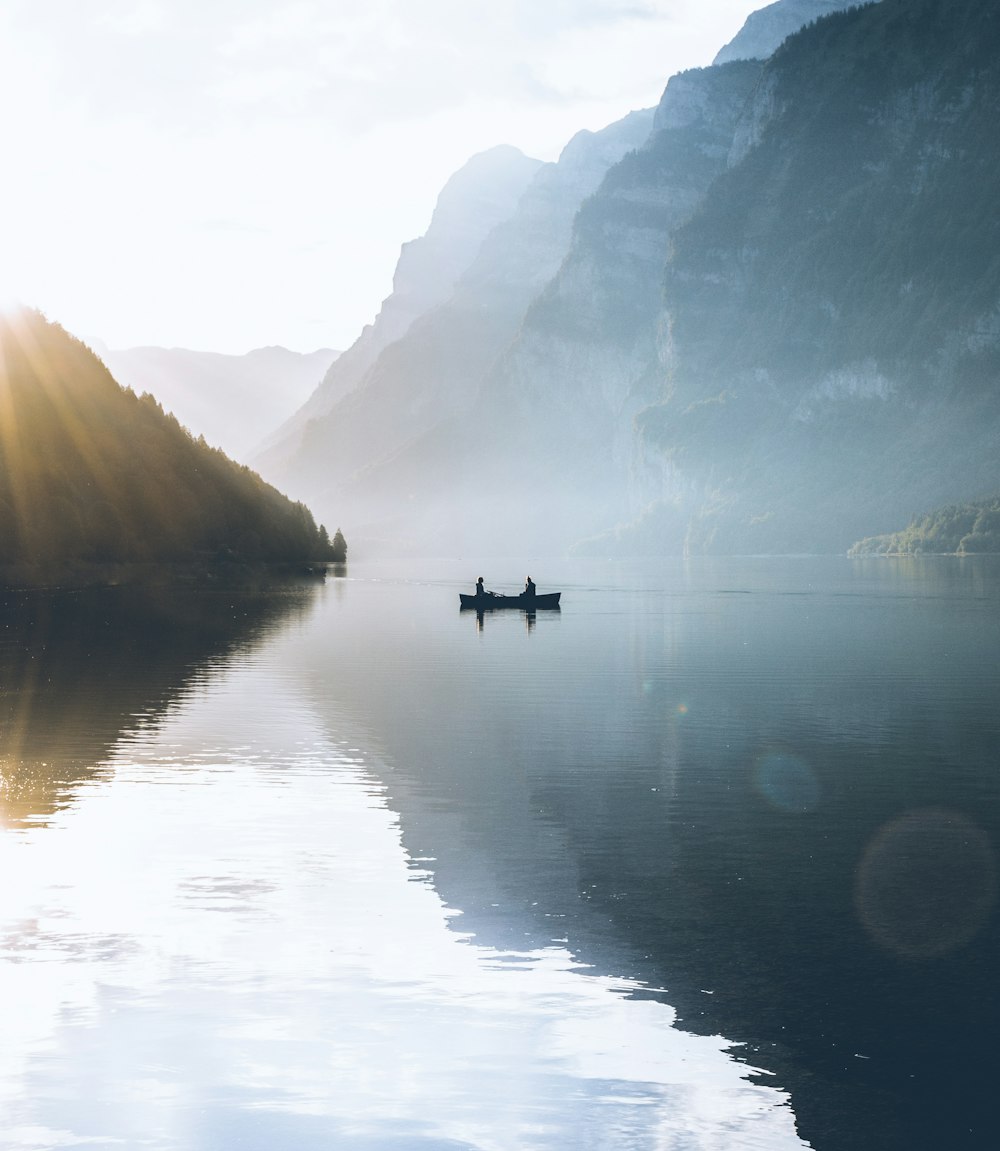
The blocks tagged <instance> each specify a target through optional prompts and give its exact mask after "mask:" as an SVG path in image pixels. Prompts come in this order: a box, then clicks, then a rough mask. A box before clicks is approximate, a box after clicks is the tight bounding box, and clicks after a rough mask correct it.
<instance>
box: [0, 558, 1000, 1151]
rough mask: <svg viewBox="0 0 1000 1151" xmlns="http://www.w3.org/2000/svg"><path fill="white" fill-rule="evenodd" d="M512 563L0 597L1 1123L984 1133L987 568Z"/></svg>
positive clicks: (365, 1143) (992, 909) (167, 1134)
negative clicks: (552, 603)
mask: <svg viewBox="0 0 1000 1151" xmlns="http://www.w3.org/2000/svg"><path fill="white" fill-rule="evenodd" d="M535 566H536V567H537V565H535ZM525 567H526V564H525V563H524V561H504V562H503V563H501V562H499V561H498V562H497V563H496V564H494V565H493V570H494V571H495V573H496V578H492V579H491V576H490V573H489V572H487V573H486V576H487V582H488V584H489V583H492V584H493V585H494V586H495V587H497V589H498V590H504V589H509V590H515V589H516V587H517V582H516V581H517V578H518V575H520V576H521V578H523V573H522V569H524V568H525ZM543 568H544V569H545V570H537V571H533V573H532V574H533V575H534V577H535V579H536V581H537V582H538V583H539V590H547V589H551V588H555V587H559V588H561V589H562V591H563V606H562V608H561V610H559V611H557V612H538V613H537V615H531V614H528V613H525V612H523V611H518V610H515V611H497V612H488V611H487V612H484V613H482V615H481V616H478V617H477V614H476V612H475V611H471V612H470V611H460V610H459V607H458V594H457V593H458V591H460V590H467V589H471V584H472V582H473V580H474V579H475V576H476V575H478V574H480V573H478V572H468V571H466V570H465V565H454V566H450V565H441V564H437V565H434V564H428V565H421V566H419V567H416V568H415V567H414V566H413V565H409V566H408V567H407V568H406V569H405V570H404V569H402V568H401V567H399V566H398V565H397V566H395V567H394V566H392V565H385V566H375V565H369V566H368V567H367V568H366V567H365V566H364V565H358V566H357V567H356V568H352V570H351V572H350V575H349V576H342V577H341V578H335V577H333V576H331V577H330V579H329V580H328V582H327V583H326V584H325V585H321V586H318V587H317V586H315V585H307V584H297V585H289V586H287V587H286V588H285V589H284V590H278V591H275V593H274V594H273V595H272V596H271V597H270V598H269V600H268V606H266V607H258V608H257V610H256V611H253V612H249V613H248V611H247V608H246V603H245V601H244V600H243V599H241V598H240V597H239V596H238V595H236V594H232V595H227V594H225V593H222V594H220V591H219V590H214V591H212V592H208V593H206V592H205V591H202V592H201V593H198V592H190V591H189V592H187V593H185V596H184V597H174V598H173V602H172V604H170V605H164V604H163V602H162V600H161V602H160V604H159V613H158V614H159V616H160V618H163V617H164V615H165V614H166V613H167V610H168V608H169V611H171V612H172V613H173V615H174V618H176V619H186V620H187V621H188V627H187V628H186V629H183V628H182V629H180V630H177V631H175V635H176V637H177V638H176V640H175V643H174V645H173V648H172V650H173V653H174V654H173V655H172V656H171V657H170V658H162V659H154V660H153V661H152V663H150V662H149V661H142V660H139V661H137V657H136V654H135V653H136V652H137V651H142V650H143V649H144V647H145V649H146V650H155V645H154V647H152V648H150V646H149V645H148V644H144V642H143V635H142V630H141V618H142V614H143V612H146V614H147V616H148V618H153V615H152V613H151V612H149V610H148V609H149V605H148V604H147V605H146V606H145V608H142V607H141V603H140V602H139V601H138V600H137V595H138V593H136V592H134V591H132V592H127V590H126V589H108V590H107V591H105V592H102V593H100V594H99V595H97V596H94V595H82V596H81V595H79V594H77V595H75V596H74V595H67V594H65V593H31V596H33V597H34V598H33V599H31V600H30V601H29V600H28V599H25V598H24V597H23V596H22V598H20V599H19V600H18V602H17V604H16V605H12V604H10V603H9V602H8V604H7V614H6V615H5V617H4V618H5V620H7V621H8V626H7V627H6V629H5V632H4V635H5V636H6V637H7V638H6V639H5V640H4V641H3V642H2V644H0V663H2V666H3V668H4V689H5V692H4V713H3V721H4V726H5V730H4V748H5V753H4V759H3V773H4V781H5V785H4V791H3V800H4V802H3V813H4V822H5V824H6V830H5V831H4V834H3V836H2V837H0V849H2V851H3V854H4V869H5V873H6V874H8V875H16V876H17V877H18V882H17V884H16V885H7V887H6V888H5V892H4V897H3V901H2V908H3V910H2V930H0V937H2V940H3V951H2V958H0V963H2V969H3V980H2V984H0V985H2V987H3V991H4V997H5V1008H4V1014H5V1044H4V1048H3V1052H4V1054H3V1071H4V1074H3V1089H2V1092H0V1131H2V1141H3V1144H4V1146H10V1147H12V1148H14V1147H16V1148H26V1149H27V1148H31V1149H35V1148H42V1147H46V1148H47V1147H57V1146H70V1145H76V1144H78V1143H80V1142H82V1141H87V1142H88V1144H89V1145H97V1146H112V1145H125V1146H139V1145H142V1146H153V1147H162V1148H178V1149H180V1148H219V1147H229V1146H243V1147H252V1148H258V1147H259V1148H262V1149H263V1148H265V1147H274V1146H292V1145H294V1146H296V1147H300V1148H310V1147H316V1148H319V1147H328V1146H330V1145H336V1146H343V1147H351V1148H354V1147H357V1148H362V1147H363V1148H370V1147H379V1148H383V1147H393V1148H397V1147H398V1148H408V1147H415V1148H416V1147H434V1148H443V1147H449V1148H450V1147H466V1148H492V1147H510V1148H523V1147H539V1148H566V1149H569V1148H576V1147H593V1148H598V1147H615V1148H618V1147H623V1148H653V1147H662V1146H681V1145H683V1146H694V1147H746V1148H768V1149H770V1148H779V1147H797V1146H807V1145H808V1146H812V1147H815V1148H818V1149H822V1148H831V1149H833V1148H843V1147H852V1148H867V1147H871V1148H876V1147H878V1148H887V1147H899V1148H903V1147H907V1148H925V1147H926V1148H931V1147H941V1146H949V1147H975V1146H982V1145H983V1144H984V1141H988V1133H989V1131H990V1130H991V1126H990V1125H991V1122H992V1119H991V1116H990V1109H989V1107H988V1104H987V1099H988V1098H989V1097H990V1095H989V1084H990V1082H991V1080H992V1077H993V1072H994V1070H995V1057H994V1056H993V1054H992V1044H991V1037H992V1034H993V1033H994V1031H995V1027H996V1024H997V1000H996V994H995V988H994V979H993V975H994V972H995V966H996V957H997V942H998V941H997V914H996V894H997V874H996V848H995V844H996V837H997V831H998V828H997V821H998V817H997V811H998V810H1000V809H998V806H997V802H996V801H997V783H996V776H995V755H996V748H997V746H998V744H997V737H998V731H997V728H998V725H1000V720H998V713H997V709H996V699H997V689H998V671H997V666H996V662H995V658H994V653H995V651H996V649H997V648H996V645H997V639H998V637H997V628H998V626H1000V624H998V616H997V610H996V609H997V604H998V599H1000V566H998V564H997V563H996V562H995V561H993V560H992V559H990V558H988V557H984V558H980V559H972V558H970V559H968V560H964V561H959V560H947V559H939V560H923V561H920V560H912V561H891V560H861V561H848V560H846V559H826V560H805V559H803V560H718V561H710V560H705V561H692V562H687V563H685V562H682V561H677V562H672V563H669V564H660V565H655V566H654V565H609V564H587V565H581V564H575V565H570V564H565V563H562V564H556V563H552V564H549V565H543ZM25 594H27V593H25ZM39 594H41V598H38V596H39ZM257 602H258V603H259V602H260V601H259V599H258V601H257ZM12 607H16V609H17V613H18V618H20V619H24V618H32V619H35V620H43V619H48V620H52V619H58V627H48V628H43V627H42V626H40V625H38V626H35V627H32V628H22V629H20V630H17V629H12V628H11V627H10V623H9V621H10V619H11V618H12V617H11V614H10V613H11V609H12ZM137 608H141V610H137ZM208 619H214V620H216V626H215V634H214V635H212V634H209V633H207V632H205V631H204V630H202V628H203V624H202V625H199V624H198V621H199V620H201V621H206V620H208ZM126 625H127V626H126ZM199 635H201V636H202V637H203V638H202V639H201V640H200V641H199V639H198V638H197V637H198V636H199ZM74 651H78V652H85V653H86V660H85V663H86V666H87V668H88V669H89V670H88V672H87V674H85V675H83V674H66V675H63V676H58V675H54V676H50V675H48V674H46V673H47V670H48V669H50V668H55V667H57V666H63V667H65V668H72V667H73V665H74V661H73V658H72V656H71V653H72V652H74ZM32 663H34V664H35V665H36V666H37V667H38V668H39V670H40V672H42V674H41V675H39V676H38V677H37V679H35V680H34V681H33V682H31V681H29V680H28V679H27V678H26V677H25V676H23V675H21V676H18V677H17V678H14V677H13V676H12V673H13V672H14V670H15V669H18V668H24V667H27V666H30V665H31V664H32ZM78 666H81V667H82V666H83V665H82V664H80V665H78ZM142 667H145V670H144V671H140V670H139V669H140V668H142ZM15 684H19V685H20V686H14V685H15ZM14 736H16V739H15V738H13V737H14Z"/></svg>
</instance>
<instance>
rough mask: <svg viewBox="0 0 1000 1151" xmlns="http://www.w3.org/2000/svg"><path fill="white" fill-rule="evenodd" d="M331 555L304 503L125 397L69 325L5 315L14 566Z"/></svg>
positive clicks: (4, 500)
mask: <svg viewBox="0 0 1000 1151" xmlns="http://www.w3.org/2000/svg"><path fill="white" fill-rule="evenodd" d="M331 553H332V547H331V545H330V543H329V541H328V540H324V536H323V535H322V534H321V533H320V530H319V529H318V528H317V526H316V524H315V522H314V520H313V517H312V515H311V513H310V512H309V510H308V509H307V508H306V507H305V506H304V505H302V504H300V503H293V502H292V501H291V500H289V499H288V498H287V497H285V496H283V495H282V494H281V493H280V492H278V491H277V490H276V489H275V488H273V487H271V486H270V485H269V484H266V483H265V482H264V481H263V480H262V479H261V478H260V477H259V476H258V475H256V474H255V473H254V472H252V471H251V470H250V469H249V468H246V467H242V466H240V465H238V464H236V463H234V462H233V461H232V460H230V459H228V458H227V457H226V456H225V455H223V453H222V452H221V451H219V450H217V449H215V448H211V447H209V446H208V445H207V444H205V442H204V440H195V439H194V438H192V436H191V435H190V433H189V432H187V431H186V430H185V429H184V428H182V427H181V425H180V424H179V423H178V422H177V420H176V419H174V417H173V416H171V415H168V414H166V413H164V412H163V410H162V409H161V407H160V406H159V404H157V402H156V401H155V400H154V399H153V398H152V397H151V396H142V397H138V396H136V395H135V394H134V393H133V392H131V391H128V390H125V389H123V388H121V387H120V386H119V385H118V384H117V383H116V382H115V380H114V379H113V378H112V376H111V375H110V373H109V372H108V371H107V369H106V368H105V366H104V365H103V364H102V363H101V361H100V360H99V359H98V358H97V357H96V356H94V355H93V353H92V352H90V351H89V349H88V348H86V347H85V346H84V345H83V344H82V343H80V342H79V341H78V340H76V339H74V338H73V337H72V336H70V335H68V334H67V333H66V332H65V331H64V330H63V329H62V328H61V327H59V326H58V325H56V324H50V323H49V322H47V321H46V320H45V319H44V318H43V317H42V316H41V315H39V314H38V313H35V312H31V311H28V310H19V311H17V312H15V313H13V314H10V315H7V316H3V317H0V563H5V564H29V565H58V564H64V563H67V562H89V563H123V562H185V561H193V560H199V561H214V560H219V559H227V560H239V561H265V562H290V561H311V560H325V559H330V558H332V554H331Z"/></svg>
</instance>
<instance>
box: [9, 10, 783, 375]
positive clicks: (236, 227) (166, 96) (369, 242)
mask: <svg viewBox="0 0 1000 1151" xmlns="http://www.w3.org/2000/svg"><path fill="white" fill-rule="evenodd" d="M766 3H767V0H366V2H365V3H364V4H362V3H360V2H359V0H0V115H2V121H0V123H2V136H0V139H2V141H3V143H2V145H0V157H2V159H0V302H10V301H12V300H18V301H21V302H23V303H26V304H29V305H31V306H34V307H37V308H40V309H41V310H42V311H43V312H44V313H45V314H46V315H47V316H48V317H49V318H50V319H52V320H56V321H58V322H59V323H61V324H62V325H63V326H64V327H66V328H67V329H69V330H70V331H71V332H73V333H74V334H76V335H78V336H80V337H81V338H83V339H85V340H87V341H88V342H90V343H92V344H101V343H103V344H106V345H107V346H108V347H111V348H125V347H133V346H137V345H142V344H154V345H161V346H165V347H188V348H196V349H200V350H204V351H217V352H227V353H231V354H241V353H243V352H246V351H249V350H250V349H251V348H257V347H263V346H268V345H272V344H281V345H283V346H285V347H288V348H292V349H293V350H296V351H301V352H306V351H311V350H313V349H315V348H319V347H331V348H337V349H343V348H346V347H348V346H350V344H351V343H353V341H354V340H355V339H356V337H357V336H358V334H359V333H360V331H361V329H362V327H363V326H364V325H365V324H366V323H370V322H371V320H372V319H374V317H375V315H376V314H377V312H378V309H379V306H380V303H381V301H382V299H384V297H385V296H387V295H388V294H389V292H390V291H391V288H392V272H393V268H394V267H395V263H396V259H397V258H398V255H399V249H400V245H401V244H402V243H404V242H405V241H407V240H410V239H414V238H415V237H417V236H420V235H422V234H423V233H424V232H425V231H426V229H427V225H428V222H429V220H430V217H431V213H432V211H433V208H434V203H435V200H436V198H437V194H438V192H439V191H440V190H441V188H442V186H443V185H444V183H445V181H446V180H447V179H448V177H449V176H450V175H451V174H452V173H453V172H455V171H456V170H457V169H458V168H460V167H461V166H462V164H463V163H465V161H466V160H467V159H468V158H469V157H470V156H472V155H474V154H475V153H477V152H481V151H484V150H485V149H487V148H491V147H493V146H495V145H497V144H513V145H515V146H517V147H519V148H521V149H522V151H524V152H526V153H527V154H529V155H532V156H536V157H538V158H539V159H542V160H554V159H556V158H557V156H558V154H559V152H560V151H561V149H562V147H563V146H564V145H565V144H566V143H567V141H568V140H569V139H570V138H571V137H572V136H573V135H574V133H575V132H577V131H579V130H580V129H583V128H589V129H599V128H602V127H604V126H606V125H607V124H610V123H612V122H613V121H615V120H617V119H620V118H621V117H622V116H624V115H625V114H626V113H628V112H629V111H631V110H633V109H636V108H647V107H652V106H653V105H655V104H656V103H657V101H658V100H659V98H660V95H661V93H662V91H663V88H664V86H665V84H666V81H667V80H668V79H669V77H670V76H672V75H673V74H674V73H676V72H679V71H682V70H683V69H685V68H689V67H696V66H702V65H706V64H709V63H711V60H712V58H713V57H714V55H715V53H716V52H717V51H718V50H719V48H721V47H722V46H723V44H725V43H726V42H727V41H729V40H730V39H732V37H733V36H734V35H735V34H736V33H737V32H738V31H739V29H740V27H741V26H742V24H743V21H744V20H745V18H746V17H747V15H749V13H750V12H752V11H753V10H755V9H756V8H760V7H764V6H765V4H766Z"/></svg>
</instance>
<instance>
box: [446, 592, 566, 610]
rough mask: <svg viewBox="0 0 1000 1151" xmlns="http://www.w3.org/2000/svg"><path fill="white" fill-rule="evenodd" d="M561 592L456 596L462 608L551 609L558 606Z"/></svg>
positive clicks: (460, 594)
mask: <svg viewBox="0 0 1000 1151" xmlns="http://www.w3.org/2000/svg"><path fill="white" fill-rule="evenodd" d="M561 595H562V592H558V591H550V592H544V593H539V592H536V593H535V595H465V594H464V593H462V592H459V594H458V598H459V601H460V603H461V605H462V607H463V608H472V609H473V610H475V611H495V610H496V609H497V608H504V607H517V608H520V609H521V610H522V611H551V610H552V609H553V608H558V607H559V597H560V596H561Z"/></svg>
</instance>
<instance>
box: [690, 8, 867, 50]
mask: <svg viewBox="0 0 1000 1151" xmlns="http://www.w3.org/2000/svg"><path fill="white" fill-rule="evenodd" d="M866 3H877V0H777V2H776V3H774V4H768V6H767V7H766V8H759V9H758V10H757V11H756V12H751V13H750V15H749V16H748V17H747V18H746V22H745V23H744V25H743V27H742V28H741V29H740V30H739V32H737V33H736V35H735V36H734V37H733V38H732V40H730V41H729V43H728V44H726V45H725V47H724V48H722V49H720V51H719V52H718V54H717V55H716V57H715V59H714V60H713V61H712V63H713V64H728V63H729V62H730V61H731V60H766V59H767V58H768V56H770V55H771V54H772V53H773V52H774V51H775V50H776V49H777V48H778V47H779V46H780V45H781V44H782V43H784V41H785V40H787V39H788V37H789V36H791V35H792V33H793V32H797V31H798V30H799V29H800V28H802V27H804V26H805V25H806V24H809V23H811V22H812V21H813V20H819V19H820V18H821V17H823V16H829V15H830V14H831V13H833V12H840V11H842V10H843V9H845V8H858V7H861V6H863V5H864V4H866Z"/></svg>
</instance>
